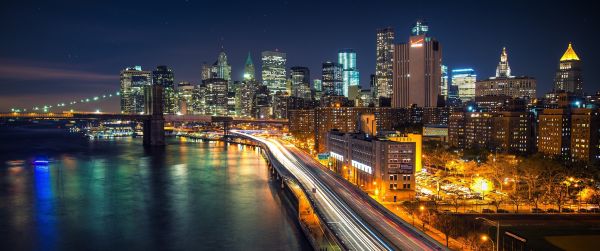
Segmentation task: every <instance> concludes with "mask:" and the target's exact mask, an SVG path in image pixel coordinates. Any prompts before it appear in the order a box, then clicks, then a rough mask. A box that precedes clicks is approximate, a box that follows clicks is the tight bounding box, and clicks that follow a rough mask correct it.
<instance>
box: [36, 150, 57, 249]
mask: <svg viewBox="0 0 600 251" xmlns="http://www.w3.org/2000/svg"><path fill="white" fill-rule="evenodd" d="M35 163H38V162H37V161H36V162H35ZM33 174H34V194H35V196H34V197H35V201H34V203H35V211H36V213H35V215H36V221H35V222H36V228H37V232H38V238H39V239H38V246H37V248H38V250H55V249H56V248H55V245H54V244H55V240H56V237H57V236H56V219H55V218H54V216H53V215H54V214H53V213H51V212H54V199H53V198H54V195H53V192H52V181H51V174H50V166H48V162H46V163H43V164H36V165H34V166H33Z"/></svg>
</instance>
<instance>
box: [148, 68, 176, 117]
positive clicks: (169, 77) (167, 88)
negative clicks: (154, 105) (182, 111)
mask: <svg viewBox="0 0 600 251" xmlns="http://www.w3.org/2000/svg"><path fill="white" fill-rule="evenodd" d="M152 84H153V85H160V86H162V89H163V95H162V97H163V112H164V113H166V114H175V113H176V112H177V111H178V110H179V109H178V108H177V105H178V104H177V93H176V90H175V75H174V74H173V70H172V69H171V68H168V67H167V66H165V65H159V66H158V67H156V70H154V71H152Z"/></svg>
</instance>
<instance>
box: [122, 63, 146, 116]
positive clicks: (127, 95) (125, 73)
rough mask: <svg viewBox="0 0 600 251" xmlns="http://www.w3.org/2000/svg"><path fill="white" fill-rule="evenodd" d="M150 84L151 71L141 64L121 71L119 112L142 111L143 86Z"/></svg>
mask: <svg viewBox="0 0 600 251" xmlns="http://www.w3.org/2000/svg"><path fill="white" fill-rule="evenodd" d="M151 84H152V72H150V71H142V67H141V66H135V67H127V68H125V69H124V70H122V71H121V91H120V93H121V113H142V112H144V88H145V87H146V86H148V85H151Z"/></svg>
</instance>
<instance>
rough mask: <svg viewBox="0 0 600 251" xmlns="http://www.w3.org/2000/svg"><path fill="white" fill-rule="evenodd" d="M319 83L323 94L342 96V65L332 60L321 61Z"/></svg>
mask: <svg viewBox="0 0 600 251" xmlns="http://www.w3.org/2000/svg"><path fill="white" fill-rule="evenodd" d="M321 83H322V86H323V96H343V95H344V80H343V73H342V66H341V65H340V64H337V63H333V62H329V61H327V62H325V63H323V68H322V77H321Z"/></svg>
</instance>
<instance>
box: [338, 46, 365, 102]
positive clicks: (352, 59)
mask: <svg viewBox="0 0 600 251" xmlns="http://www.w3.org/2000/svg"><path fill="white" fill-rule="evenodd" d="M338 64H340V65H341V66H342V80H343V82H344V85H343V90H342V93H343V95H344V96H346V97H348V88H349V87H350V86H360V76H359V72H358V69H357V68H356V51H354V50H353V49H343V50H340V51H339V52H338Z"/></svg>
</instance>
